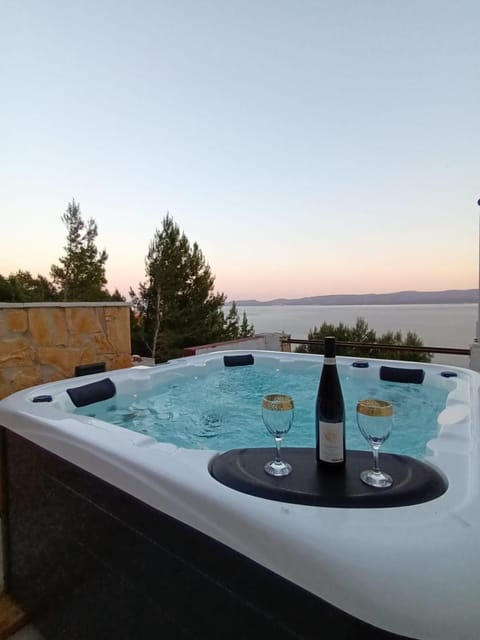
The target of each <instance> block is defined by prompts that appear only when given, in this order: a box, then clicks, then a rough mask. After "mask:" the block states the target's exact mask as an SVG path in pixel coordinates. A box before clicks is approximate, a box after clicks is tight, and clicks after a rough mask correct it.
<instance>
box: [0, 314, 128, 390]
mask: <svg viewBox="0 0 480 640" xmlns="http://www.w3.org/2000/svg"><path fill="white" fill-rule="evenodd" d="M94 362H105V366H106V369H107V371H109V370H112V369H121V368H123V367H129V366H131V353H130V312H129V305H128V304H127V303H82V304H79V303H71V304H69V303H58V304H54V303H45V304H41V303H38V304H30V305H28V304H7V303H1V304H0V399H1V398H4V397H5V396H7V395H9V394H11V393H13V392H15V391H18V390H20V389H25V388H27V387H31V386H33V385H36V384H41V383H44V382H50V381H53V380H61V379H63V378H71V377H73V376H74V375H75V367H76V366H77V365H81V364H92V363H94Z"/></svg>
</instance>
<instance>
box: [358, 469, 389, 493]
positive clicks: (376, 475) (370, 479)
mask: <svg viewBox="0 0 480 640" xmlns="http://www.w3.org/2000/svg"><path fill="white" fill-rule="evenodd" d="M360 480H361V481H362V482H364V483H365V484H368V486H370V487H377V488H379V489H385V488H386V487H391V486H392V484H393V480H392V476H389V475H388V473H384V472H383V471H373V469H370V470H369V471H362V473H361V474H360Z"/></svg>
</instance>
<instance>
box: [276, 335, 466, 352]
mask: <svg viewBox="0 0 480 640" xmlns="http://www.w3.org/2000/svg"><path fill="white" fill-rule="evenodd" d="M281 342H282V343H283V344H309V345H315V346H323V344H324V342H323V340H301V339H300V338H281ZM337 346H338V347H354V348H355V349H365V350H367V349H373V350H375V349H381V350H382V351H383V350H385V351H413V352H416V353H448V354H449V355H455V356H469V355H470V349H462V348H457V347H416V346H413V345H405V344H379V343H376V342H372V343H368V342H342V341H340V340H337Z"/></svg>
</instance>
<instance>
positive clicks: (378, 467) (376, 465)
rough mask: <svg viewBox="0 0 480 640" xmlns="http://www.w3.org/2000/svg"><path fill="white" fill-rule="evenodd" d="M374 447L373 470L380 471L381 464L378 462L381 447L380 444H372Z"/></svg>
mask: <svg viewBox="0 0 480 640" xmlns="http://www.w3.org/2000/svg"><path fill="white" fill-rule="evenodd" d="M372 449H373V470H374V472H375V473H380V466H379V464H378V450H379V449H380V447H379V446H378V445H372Z"/></svg>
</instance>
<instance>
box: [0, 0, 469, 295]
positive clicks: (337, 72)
mask: <svg viewBox="0 0 480 640" xmlns="http://www.w3.org/2000/svg"><path fill="white" fill-rule="evenodd" d="M479 23H480V3H479V2H478V0H455V2H454V1H452V0H448V1H447V0H315V1H310V0H288V1H287V0H243V1H240V0H171V1H163V0H151V1H150V0H131V1H130V0H94V1H93V0H84V1H82V2H78V0H75V1H73V0H58V1H55V0H43V1H40V0H35V1H34V0H22V1H21V2H19V1H18V0H3V2H2V3H1V5H0V74H1V78H2V82H1V88H0V95H1V97H0V140H1V141H2V142H1V147H2V150H3V153H0V220H1V225H0V238H1V245H0V247H1V251H0V273H1V274H2V275H4V276H6V275H8V274H9V273H11V272H15V271H17V270H18V269H23V270H29V271H31V272H32V274H33V275H36V274H37V273H40V274H42V275H45V276H48V274H49V270H50V267H51V265H52V264H54V263H58V259H59V257H60V256H62V255H63V254H64V249H63V247H64V246H65V242H66V228H65V226H64V225H63V223H62V221H61V216H62V214H63V213H64V212H65V210H66V208H67V204H68V203H69V202H71V200H72V198H74V199H75V200H76V201H77V202H79V203H80V207H81V212H82V216H83V218H84V219H85V220H87V219H88V218H93V219H94V220H95V221H96V223H97V225H98V237H97V244H98V246H99V248H100V249H103V248H105V249H106V250H107V252H108V255H109V258H108V261H107V265H106V271H107V278H108V288H109V289H110V290H111V291H113V289H114V288H118V289H119V290H120V291H121V292H122V293H124V294H125V295H126V294H127V293H128V290H129V288H130V287H131V286H132V287H134V288H135V287H137V285H138V283H139V282H141V281H143V280H144V277H145V266H144V261H145V256H146V254H147V251H148V245H149V243H150V241H151V240H152V238H153V236H154V233H155V230H156V229H157V228H161V224H162V219H163V218H164V216H165V215H166V213H167V212H169V213H170V215H171V216H172V217H173V219H174V221H175V222H176V223H177V224H178V225H179V227H180V228H181V229H182V230H183V231H184V232H185V234H186V236H187V237H188V239H189V240H190V242H192V243H193V242H197V243H198V245H199V247H200V249H201V250H202V252H203V254H204V256H205V259H206V260H207V262H208V263H209V265H210V267H211V270H212V272H213V273H214V274H215V277H216V280H215V288H216V290H218V291H221V292H223V293H225V295H226V296H227V298H228V299H229V300H233V299H235V300H241V299H246V298H256V299H258V300H269V299H272V298H276V297H289V298H297V297H303V296H313V295H322V294H339V293H347V294H348V293H381V292H390V291H401V290H407V289H417V290H423V291H430V290H443V289H465V288H474V287H477V286H478V280H479V275H478V273H479V214H480V208H479V207H478V206H477V200H478V199H479V198H480V180H479V177H480V160H479V158H480V133H479V131H480V77H479V76H480V64H479V63H480V39H479V38H478V24H479Z"/></svg>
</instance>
